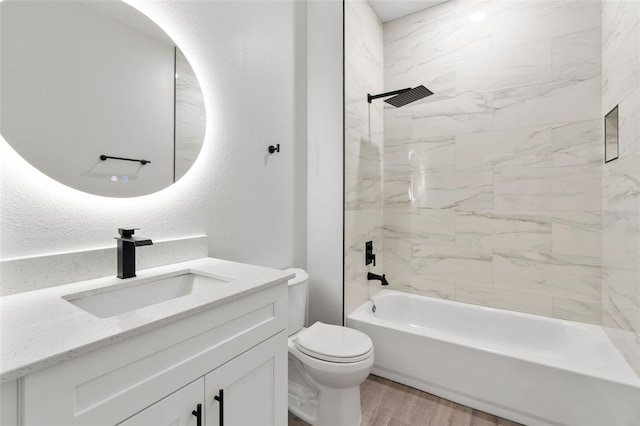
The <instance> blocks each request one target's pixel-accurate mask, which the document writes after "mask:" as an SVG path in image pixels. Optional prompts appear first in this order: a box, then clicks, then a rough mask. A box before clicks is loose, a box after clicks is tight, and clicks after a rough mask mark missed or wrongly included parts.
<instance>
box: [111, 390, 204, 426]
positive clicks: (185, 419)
mask: <svg viewBox="0 0 640 426" xmlns="http://www.w3.org/2000/svg"><path fill="white" fill-rule="evenodd" d="M203 387H204V379H198V380H196V381H195V382H193V383H191V384H188V385H187V386H185V387H183V388H182V389H180V390H178V391H176V392H174V393H172V394H171V395H169V396H168V397H166V398H164V399H162V400H160V401H158V402H156V403H155V404H153V405H152V406H151V407H149V408H147V409H145V410H143V411H141V412H139V413H138V414H136V415H135V416H133V417H131V418H130V419H128V420H125V421H124V422H122V423H120V426H175V425H180V426H192V425H193V426H198V420H197V418H196V415H194V411H195V410H197V409H199V410H200V411H199V415H200V416H202V389H203ZM198 405H199V406H198ZM200 423H201V424H202V422H200Z"/></svg>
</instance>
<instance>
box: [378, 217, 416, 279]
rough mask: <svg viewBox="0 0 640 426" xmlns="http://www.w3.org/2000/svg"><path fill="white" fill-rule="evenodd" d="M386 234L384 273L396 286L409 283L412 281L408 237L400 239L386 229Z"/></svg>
mask: <svg viewBox="0 0 640 426" xmlns="http://www.w3.org/2000/svg"><path fill="white" fill-rule="evenodd" d="M383 235H384V260H385V262H384V273H385V274H386V276H387V280H388V281H389V282H390V283H391V284H393V285H394V286H399V285H408V284H409V283H410V282H411V276H412V272H411V249H412V244H411V241H410V240H408V239H398V238H394V237H397V234H395V233H393V232H390V231H388V230H387V229H385V230H384V231H383Z"/></svg>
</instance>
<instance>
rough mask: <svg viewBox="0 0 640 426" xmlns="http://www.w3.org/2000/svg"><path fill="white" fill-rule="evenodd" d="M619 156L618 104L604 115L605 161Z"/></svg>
mask: <svg viewBox="0 0 640 426" xmlns="http://www.w3.org/2000/svg"><path fill="white" fill-rule="evenodd" d="M616 158H618V106H617V105H616V107H615V108H614V109H612V110H611V111H609V113H608V114H607V115H605V116H604V162H605V163H608V162H609V161H611V160H615V159H616Z"/></svg>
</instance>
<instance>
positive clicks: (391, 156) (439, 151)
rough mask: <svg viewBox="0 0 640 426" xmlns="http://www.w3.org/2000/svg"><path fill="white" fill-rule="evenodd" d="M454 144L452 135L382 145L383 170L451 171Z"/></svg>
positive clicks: (454, 151)
mask: <svg viewBox="0 0 640 426" xmlns="http://www.w3.org/2000/svg"><path fill="white" fill-rule="evenodd" d="M455 153H456V145H455V138H454V137H453V136H443V137H436V138H430V139H424V140H412V141H407V142H405V143H397V142H394V143H391V144H387V143H385V145H384V170H385V172H396V173H398V172H399V173H412V172H453V171H454V170H455V163H456V161H455V160H456V159H455Z"/></svg>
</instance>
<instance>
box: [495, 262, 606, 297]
mask: <svg viewBox="0 0 640 426" xmlns="http://www.w3.org/2000/svg"><path fill="white" fill-rule="evenodd" d="M493 273H494V276H493V278H494V279H493V286H494V288H496V289H498V288H501V289H505V290H510V291H517V292H523V293H531V294H538V295H542V296H550V297H554V298H563V299H570V300H577V301H584V302H598V301H600V299H601V297H602V294H601V279H602V268H601V260H600V258H592V257H580V256H550V255H546V254H541V253H526V252H496V253H495V254H494V255H493Z"/></svg>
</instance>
